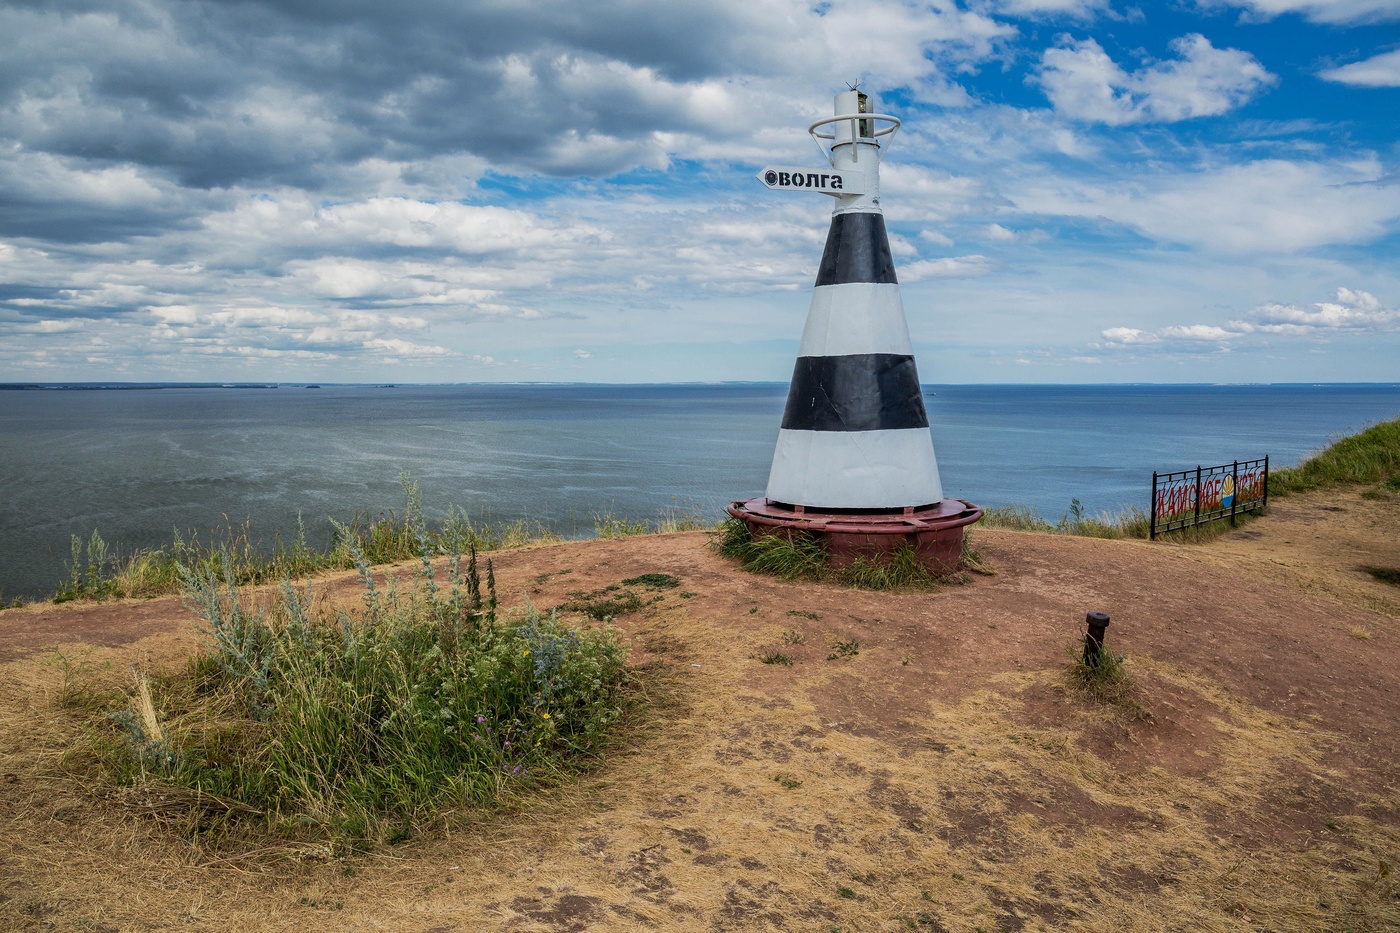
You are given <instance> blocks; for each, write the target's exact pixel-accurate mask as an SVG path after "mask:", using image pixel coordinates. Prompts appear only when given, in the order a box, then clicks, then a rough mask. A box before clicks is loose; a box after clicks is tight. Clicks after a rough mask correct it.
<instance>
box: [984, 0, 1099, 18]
mask: <svg viewBox="0 0 1400 933" xmlns="http://www.w3.org/2000/svg"><path fill="white" fill-rule="evenodd" d="M1108 8H1109V0H995V2H994V3H993V4H992V9H994V10H995V11H996V12H997V13H1000V14H1001V15H1003V16H1025V17H1032V18H1035V17H1050V16H1054V17H1068V18H1071V19H1080V20H1087V19H1093V18H1094V17H1095V16H1096V15H1098V14H1099V13H1102V12H1104V11H1106V10H1108Z"/></svg>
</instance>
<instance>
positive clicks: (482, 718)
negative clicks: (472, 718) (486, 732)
mask: <svg viewBox="0 0 1400 933" xmlns="http://www.w3.org/2000/svg"><path fill="white" fill-rule="evenodd" d="M476 721H477V722H485V721H486V717H485V716H478V717H476Z"/></svg>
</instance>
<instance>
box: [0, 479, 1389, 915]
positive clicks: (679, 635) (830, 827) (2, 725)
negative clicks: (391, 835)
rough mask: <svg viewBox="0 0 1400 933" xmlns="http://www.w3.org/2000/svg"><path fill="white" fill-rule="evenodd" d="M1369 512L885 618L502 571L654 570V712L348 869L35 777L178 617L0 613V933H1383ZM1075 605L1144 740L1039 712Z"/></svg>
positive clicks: (602, 555) (653, 549)
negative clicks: (627, 733)
mask: <svg viewBox="0 0 1400 933" xmlns="http://www.w3.org/2000/svg"><path fill="white" fill-rule="evenodd" d="M1333 509H1344V511H1333ZM1397 519H1400V502H1397V499H1396V498H1394V497H1392V498H1389V499H1385V500H1378V501H1372V500H1363V499H1361V498H1359V496H1356V495H1351V494H1348V495H1346V496H1341V497H1333V498H1330V499H1327V500H1325V501H1324V500H1314V499H1290V500H1283V501H1281V502H1278V503H1276V504H1275V506H1274V512H1273V514H1272V515H1271V516H1270V517H1268V518H1265V519H1263V520H1260V521H1256V522H1254V523H1252V524H1250V525H1249V526H1248V527H1246V528H1243V529H1241V530H1239V531H1237V532H1234V533H1232V534H1230V535H1227V536H1226V537H1224V538H1222V539H1220V540H1218V541H1216V542H1213V543H1212V544H1210V545H1206V546H1194V547H1188V546H1175V545H1162V544H1148V543H1145V542H1123V541H1099V540H1091V539H1081V538H1063V537H1054V536H1044V535H1033V534H1020V533H1015V532H995V531H977V532H976V533H975V543H976V546H977V547H978V548H980V549H981V551H982V552H983V554H984V556H985V557H986V558H987V559H988V561H989V563H990V564H991V565H992V566H993V567H995V569H996V574H995V575H994V576H990V577H980V576H979V577H974V578H972V580H971V581H970V582H969V583H967V584H966V585H964V586H957V587H949V588H947V589H944V590H942V591H940V592H938V593H933V594H901V595H894V596H891V595H886V594H874V593H867V592H855V591H849V590H842V589H837V588H833V587H827V586H812V585H798V584H789V583H784V582H781V581H777V580H773V579H768V578H763V577H755V576H752V575H749V574H745V573H742V572H739V571H737V570H735V569H734V568H733V567H732V566H731V565H729V564H727V563H725V562H724V561H722V560H720V559H718V558H717V557H715V556H714V555H713V554H712V553H711V552H710V551H709V550H708V549H707V548H706V546H705V537H704V536H703V535H701V534H682V535H671V536H660V537H648V538H629V539H621V540H615V541H602V542H592V543H584V544H579V543H571V544H563V545H554V546H546V547H537V548H532V549H527V550H522V551H515V552H510V553H506V554H501V555H499V556H498V557H497V558H496V561H497V563H496V569H497V577H498V580H499V581H500V591H501V593H502V596H503V598H504V600H505V601H506V602H507V603H513V602H518V601H519V600H522V599H524V598H526V597H529V598H530V599H532V600H533V601H534V602H535V603H536V604H537V605H540V606H543V607H548V606H552V605H555V604H557V603H559V602H562V601H563V600H564V599H565V598H566V597H567V594H568V593H569V592H571V591H578V590H589V589H594V588H597V587H601V586H604V585H607V584H611V583H616V582H618V581H619V580H621V579H623V578H627V577H633V576H637V575H638V574H641V573H647V572H662V573H669V574H674V575H676V576H678V577H680V578H681V580H682V586H681V587H680V588H678V589H677V590H672V591H668V593H670V594H671V595H668V596H666V598H665V600H664V601H663V602H661V603H659V604H657V605H655V606H653V607H651V608H649V609H648V610H645V611H643V612H639V613H635V614H632V615H628V616H625V617H623V618H621V619H619V620H618V624H619V625H620V626H622V627H623V628H624V629H625V630H626V631H627V632H628V634H629V636H630V638H631V642H632V644H633V649H634V656H635V657H636V658H637V659H638V660H649V661H661V662H664V663H666V664H667V665H669V666H670V669H671V671H672V673H673V675H674V678H675V680H676V682H677V683H678V684H679V685H680V686H679V691H680V696H681V702H680V704H679V706H678V707H676V708H673V709H670V710H668V712H667V714H666V716H665V718H664V719H663V720H661V722H660V724H659V725H658V726H657V728H656V729H655V730H653V732H652V733H650V734H649V735H648V736H646V737H645V738H644V739H643V740H642V742H641V745H640V746H639V747H638V748H636V749H634V750H632V751H630V752H628V753H626V754H620V755H617V756H614V757H613V758H612V759H611V760H610V761H608V762H607V763H606V765H604V766H603V767H602V768H601V769H600V770H599V771H597V772H596V773H594V774H592V775H590V776H588V777H586V778H584V779H581V780H579V781H578V782H576V783H575V784H573V785H570V786H568V787H565V788H560V789H556V790H554V791H552V792H550V793H549V794H547V795H546V796H545V798H544V799H543V800H541V801H537V802H536V804H535V806H534V807H533V808H531V809H530V810H529V811H528V812H527V813H525V814H524V815H520V814H517V815H514V816H511V815H499V816H496V817H490V818H487V819H485V820H484V822H480V823H478V824H476V825H473V826H471V827H469V828H464V829H462V830H461V831H459V832H457V833H454V834H452V835H450V836H446V837H435V838H422V839H415V840H410V841H409V842H407V843H405V844H402V845H399V846H395V847H390V848H386V849H383V850H380V851H377V852H376V853H373V854H371V855H369V856H363V857H359V858H357V859H354V860H350V861H341V860H335V859H330V860H326V859H318V858H315V857H314V855H315V854H314V853H307V852H303V853H301V854H300V855H301V857H299V858H296V859H283V860H275V859H271V858H268V857H250V858H236V859H232V860H228V859H227V855H226V854H225V853H221V852H218V851H215V850H211V849H208V848H204V847H201V846H200V845H196V844H193V843H190V842H187V841H184V840H181V839H179V838H176V837H173V836H172V835H171V834H169V833H168V832H167V831H166V830H164V829H163V828H161V827H160V826H159V825H157V824H156V823H154V822H153V821H151V820H149V819H145V818H141V817H139V816H135V815H133V814H132V813H131V812H130V811H129V810H123V809H121V808H118V807H115V806H114V805H113V804H112V802H111V801H110V800H108V799H106V798H105V797H103V796H101V795H98V794H94V793H91V792H89V791H87V790H86V789H84V788H82V787H78V786H75V785H74V784H73V783H72V782H71V780H68V779H67V778H65V777H64V776H63V773H62V769H61V768H60V766H59V765H60V760H61V756H62V754H63V751H64V749H65V747H67V745H68V744H69V743H71V742H72V736H73V733H74V729H75V725H74V724H73V723H72V722H71V721H69V720H68V719H67V716H66V714H65V713H64V711H62V710H61V709H59V708H58V706H57V705H56V704H55V702H54V699H55V697H56V695H57V694H58V692H59V691H60V690H61V689H62V687H63V677H64V667H65V665H66V666H67V667H68V668H69V669H70V670H73V669H77V668H81V669H83V670H85V671H87V672H90V673H88V674H84V675H82V676H96V677H115V676H121V675H122V673H123V672H124V671H125V669H126V666H127V665H129V664H138V665H148V666H149V665H161V664H174V663H178V661H179V659H180V658H182V657H183V656H185V655H187V654H188V652H189V651H190V650H192V648H193V647H194V645H195V644H196V642H197V639H196V637H195V635H194V634H193V630H192V628H191V626H190V624H189V622H188V618H187V613H185V612H184V610H183V609H182V608H181V606H180V603H179V600H177V599H168V600H155V601H150V602H144V603H125V604H109V605H97V606H88V605H84V606H61V607H31V608H26V609H22V610H12V611H8V612H4V613H0V659H3V660H2V661H0V839H3V842H4V846H3V847H0V928H5V929H11V928H13V929H21V930H51V929H74V930H79V929H85V930H107V931H110V930H147V929H157V928H165V927H170V926H174V927H179V928H181V929H192V930H202V929H216V928H219V929H222V928H225V927H228V926H230V925H235V926H237V927H239V928H247V929H292V928H295V929H298V930H319V929H326V930H332V929H333V930H337V931H347V930H413V931H436V933H441V931H448V930H463V931H467V930H495V929H501V930H521V931H527V930H541V931H543V930H550V931H566V930H567V931H578V930H724V929H733V930H825V929H834V930H861V931H864V930H886V929H889V930H894V929H919V930H947V931H964V930H965V931H969V933H970V931H975V930H983V931H985V933H991V931H994V930H997V931H1007V930H1041V929H1044V930H1056V929H1075V930H1105V931H1107V930H1114V931H1120V930H1129V929H1131V930H1183V931H1185V930H1191V931H1197V930H1246V929H1248V930H1326V929H1354V930H1390V929H1397V928H1400V901H1397V887H1396V884H1395V880H1394V878H1395V876H1394V875H1393V874H1392V871H1391V866H1396V865H1397V864H1400V862H1397V859H1400V812H1398V811H1397V807H1400V799H1398V798H1397V796H1396V792H1397V777H1400V774H1398V773H1397V766H1396V760H1397V758H1396V729H1395V723H1396V714H1397V712H1400V611H1397V605H1400V600H1397V598H1396V595H1395V592H1394V589H1393V588H1390V589H1387V588H1386V585H1385V584H1382V583H1379V582H1377V581H1376V580H1375V579H1374V578H1373V577H1372V576H1371V575H1370V574H1369V573H1366V572H1363V571H1358V570H1357V569H1356V568H1357V567H1369V566H1389V567H1395V566H1397V565H1400V555H1397V553H1396V547H1397V544H1396V537H1397V536H1396V535H1395V534H1394V533H1393V532H1390V531H1389V529H1393V528H1395V527H1396V522H1397ZM341 585H343V584H341ZM1089 610H1099V611H1103V612H1107V613H1109V615H1110V616H1111V617H1112V619H1113V622H1112V625H1111V627H1110V630H1109V635H1110V638H1111V640H1112V644H1113V646H1114V650H1116V651H1120V652H1125V653H1126V654H1127V655H1128V665H1129V669H1130V670H1131V671H1132V672H1133V675H1134V677H1135V678H1136V680H1137V681H1138V683H1139V685H1140V687H1141V697H1142V701H1143V703H1144V704H1145V706H1146V707H1147V708H1148V709H1149V710H1150V715H1147V716H1139V717H1135V716H1133V715H1130V714H1127V713H1123V712H1116V711H1114V710H1111V709H1105V708H1103V707H1099V706H1095V705H1093V704H1090V703H1088V702H1086V701H1084V700H1083V699H1082V698H1080V697H1079V696H1078V695H1076V694H1074V693H1072V692H1070V691H1068V689H1067V688H1066V687H1065V685H1064V678H1063V672H1064V670H1065V668H1066V666H1067V660H1066V652H1067V650H1069V649H1070V648H1071V646H1072V644H1073V643H1074V641H1075V639H1076V638H1077V637H1079V636H1080V634H1081V633H1082V631H1083V619H1084V614H1085V612H1086V611H1089ZM843 644H844V645H847V646H850V645H853V644H855V645H858V648H857V649H855V650H854V651H851V650H849V649H838V648H837V647H836V646H838V645H843ZM55 651H58V652H61V653H62V657H63V658H64V659H66V660H63V661H59V660H57V658H58V655H56V654H55ZM774 652H781V653H783V654H786V655H787V656H789V657H790V658H791V660H792V661H793V663H792V664H791V665H781V664H763V663H760V662H759V660H758V658H759V657H761V656H763V655H771V654H772V653H774ZM264 855H266V854H264Z"/></svg>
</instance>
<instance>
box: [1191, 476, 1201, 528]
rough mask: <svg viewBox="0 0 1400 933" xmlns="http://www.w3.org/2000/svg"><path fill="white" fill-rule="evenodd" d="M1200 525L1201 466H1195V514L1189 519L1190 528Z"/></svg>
mask: <svg viewBox="0 0 1400 933" xmlns="http://www.w3.org/2000/svg"><path fill="white" fill-rule="evenodd" d="M1200 523H1201V465H1200V464H1199V463H1198V464H1196V514H1195V515H1193V516H1192V517H1191V527H1192V528H1194V527H1196V526H1197V525H1199V524H1200Z"/></svg>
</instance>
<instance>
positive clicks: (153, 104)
mask: <svg viewBox="0 0 1400 933" xmlns="http://www.w3.org/2000/svg"><path fill="white" fill-rule="evenodd" d="M0 36H4V37H5V40H4V42H3V43H0V45H2V46H3V48H0V382H64V381H70V382H71V381H85V382H105V381H199V382H370V383H386V382H392V383H405V382H414V383H458V382H534V381H551V382H619V383H630V382H642V383H651V382H691V381H703V382H708V381H774V382H785V381H787V379H788V378H789V377H790V375H791V373H792V366H793V361H794V358H795V356H796V351H797V345H798V340H799V338H800V336H801V333H802V326H803V322H804V321H805V318H806V313H807V305H808V301H809V300H810V294H811V288H812V283H813V280H814V278H815V274H816V269H817V265H818V263H819V261H820V258H821V252H822V246H823V243H824V240H825V236H826V230H827V226H828V224H829V216H830V212H831V208H832V204H833V202H832V200H831V199H830V198H829V197H826V196H824V195H822V194H819V193H814V192H782V191H769V190H767V189H766V188H765V187H764V185H763V184H762V183H761V182H759V181H758V180H757V179H756V177H755V174H756V173H757V172H758V170H759V169H761V168H762V167H763V166H765V165H768V164H781V165H805V166H810V167H811V168H813V169H818V168H820V167H822V166H823V165H824V162H823V156H822V153H821V151H820V150H819V149H818V147H817V146H815V145H814V144H813V141H812V140H811V138H810V137H809V136H808V135H807V126H808V125H809V124H810V123H811V122H812V121H814V120H817V119H820V118H821V117H824V116H829V115H830V114H831V113H832V98H833V96H834V95H835V94H836V93H838V92H840V91H844V90H846V89H847V88H848V87H850V86H851V85H855V84H858V85H859V87H860V88H861V89H862V90H864V91H866V92H867V93H869V94H870V95H871V96H872V97H873V98H874V99H875V100H876V102H877V104H878V108H879V110H880V111H882V112H885V113H890V114H893V115H895V116H897V117H898V118H899V119H900V120H901V121H902V126H901V128H900V130H899V132H898V133H897V134H896V135H895V137H894V138H893V139H892V140H891V141H890V142H889V144H888V145H887V146H886V147H885V151H884V159H883V163H882V168H881V179H882V194H883V198H882V207H883V209H884V212H885V217H886V223H887V226H888V229H889V232H890V240H891V248H892V250H893V253H894V257H895V262H896V269H897V274H898V276H899V280H900V288H901V294H902V297H903V301H904V306H905V310H906V314H907V316H908V320H909V327H910V333H911V336H912V338H913V342H914V348H915V354H916V359H917V362H918V368H919V374H920V377H921V379H922V381H924V382H926V383H1097V382H1167V383H1181V382H1207V383H1215V382H1365V381H1383V382H1390V381H1400V175H1397V167H1398V166H1400V0H1165V2H1157V3H1138V4H1130V3H1124V2H1119V0H923V2H915V3H909V2H902V0H829V2H828V0H823V2H818V3H810V2H796V0H690V2H687V3H683V4H682V3H663V2H655V0H649V2H648V0H590V2H587V3H580V2H578V0H484V2H478V0H424V2H403V3H384V2H382V0H376V2H366V0H276V2H270V0H241V2H235V0H218V2H213V0H95V2H88V0H36V2H23V0H20V2H17V0H0Z"/></svg>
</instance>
